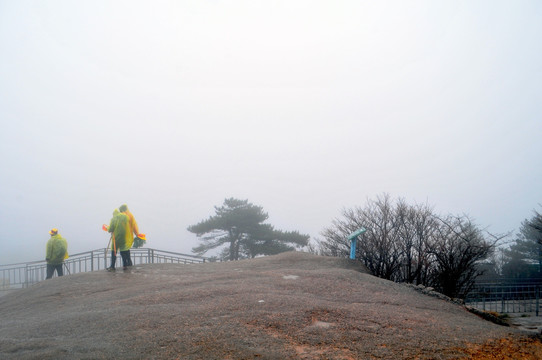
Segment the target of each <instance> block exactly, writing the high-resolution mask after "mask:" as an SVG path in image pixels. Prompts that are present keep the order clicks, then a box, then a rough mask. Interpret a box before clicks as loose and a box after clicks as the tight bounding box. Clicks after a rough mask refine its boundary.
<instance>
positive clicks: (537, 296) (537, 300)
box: [535, 285, 540, 316]
mask: <svg viewBox="0 0 542 360" xmlns="http://www.w3.org/2000/svg"><path fill="white" fill-rule="evenodd" d="M535 292H536V316H538V307H539V304H540V286H539V285H537V286H536V291H535Z"/></svg>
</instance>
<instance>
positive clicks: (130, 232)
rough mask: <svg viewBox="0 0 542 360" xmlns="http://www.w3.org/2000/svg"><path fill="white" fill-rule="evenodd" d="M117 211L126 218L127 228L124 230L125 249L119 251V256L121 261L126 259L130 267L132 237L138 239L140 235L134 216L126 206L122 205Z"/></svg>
mask: <svg viewBox="0 0 542 360" xmlns="http://www.w3.org/2000/svg"><path fill="white" fill-rule="evenodd" d="M119 211H120V212H121V213H122V214H125V215H126V216H127V217H128V227H127V229H126V235H125V239H126V243H125V249H124V250H121V255H122V256H123V260H124V258H125V257H126V259H127V261H128V265H127V266H132V258H131V256H130V249H131V248H132V245H133V243H134V235H135V236H136V237H138V236H139V235H140V234H139V229H138V227H137V222H136V219H135V217H134V214H132V213H131V212H130V210H128V205H126V204H122V205H121V206H120V207H119ZM123 252H124V254H123Z"/></svg>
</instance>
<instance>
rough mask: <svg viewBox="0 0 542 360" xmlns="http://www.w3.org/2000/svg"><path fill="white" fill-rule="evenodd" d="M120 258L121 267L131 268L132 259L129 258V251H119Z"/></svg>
mask: <svg viewBox="0 0 542 360" xmlns="http://www.w3.org/2000/svg"><path fill="white" fill-rule="evenodd" d="M120 256H122V265H123V266H132V258H131V257H130V250H126V251H121V252H120Z"/></svg>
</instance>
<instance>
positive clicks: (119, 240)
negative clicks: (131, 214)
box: [107, 209, 133, 271]
mask: <svg viewBox="0 0 542 360" xmlns="http://www.w3.org/2000/svg"><path fill="white" fill-rule="evenodd" d="M107 231H108V232H110V233H111V240H112V246H111V266H110V267H108V268H107V270H108V271H115V263H116V261H117V251H120V254H121V256H122V264H123V266H124V269H126V267H127V266H129V265H128V264H131V261H130V255H129V254H130V253H129V252H128V258H126V250H127V249H128V250H129V249H130V247H131V246H132V244H131V242H127V241H126V239H127V236H126V234H130V232H129V221H128V216H126V214H123V213H121V212H120V211H119V210H117V209H115V210H114V211H113V217H112V218H111V221H110V223H109V227H108V228H107ZM130 238H131V235H130ZM132 242H133V240H132Z"/></svg>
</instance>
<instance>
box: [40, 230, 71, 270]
mask: <svg viewBox="0 0 542 360" xmlns="http://www.w3.org/2000/svg"><path fill="white" fill-rule="evenodd" d="M67 257H68V242H67V241H66V239H64V238H63V237H62V236H60V234H56V235H53V236H51V238H50V239H49V241H47V245H46V250H45V259H46V260H47V264H49V265H60V264H62V263H63V262H64V259H66V258H67Z"/></svg>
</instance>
